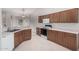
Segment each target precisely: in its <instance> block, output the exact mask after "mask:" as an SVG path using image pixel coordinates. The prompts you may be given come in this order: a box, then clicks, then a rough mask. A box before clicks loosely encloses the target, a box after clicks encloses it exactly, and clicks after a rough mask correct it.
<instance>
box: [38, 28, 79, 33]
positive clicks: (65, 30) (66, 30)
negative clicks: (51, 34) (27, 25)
mask: <svg viewBox="0 0 79 59" xmlns="http://www.w3.org/2000/svg"><path fill="white" fill-rule="evenodd" d="M37 28H44V27H37ZM48 30H57V31H62V32H68V33H73V34H79V29H63V28H48Z"/></svg>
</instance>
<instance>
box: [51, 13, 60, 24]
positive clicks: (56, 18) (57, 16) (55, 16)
mask: <svg viewBox="0 0 79 59" xmlns="http://www.w3.org/2000/svg"><path fill="white" fill-rule="evenodd" d="M59 21H60V13H53V14H50V23H58V22H59Z"/></svg>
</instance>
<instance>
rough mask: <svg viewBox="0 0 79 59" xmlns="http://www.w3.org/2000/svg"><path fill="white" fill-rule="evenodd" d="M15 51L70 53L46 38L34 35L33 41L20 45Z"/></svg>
mask: <svg viewBox="0 0 79 59" xmlns="http://www.w3.org/2000/svg"><path fill="white" fill-rule="evenodd" d="M15 51H70V50H69V49H67V48H64V47H62V46H60V45H58V44H56V43H53V42H51V41H48V40H47V39H45V38H44V37H40V36H38V35H36V34H33V35H32V39H31V40H28V41H24V42H23V43H22V44H20V45H19V46H18V47H17V48H16V49H15Z"/></svg>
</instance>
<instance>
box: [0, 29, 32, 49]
mask: <svg viewBox="0 0 79 59" xmlns="http://www.w3.org/2000/svg"><path fill="white" fill-rule="evenodd" d="M30 39H31V29H19V30H17V31H13V32H3V36H2V43H1V45H2V50H13V49H15V48H16V47H17V46H18V45H20V44H21V43H22V42H24V41H26V40H30ZM4 43H5V44H4Z"/></svg>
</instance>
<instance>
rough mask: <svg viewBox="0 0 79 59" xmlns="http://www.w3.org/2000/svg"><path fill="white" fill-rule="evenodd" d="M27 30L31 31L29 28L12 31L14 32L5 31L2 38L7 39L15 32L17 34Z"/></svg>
mask: <svg viewBox="0 0 79 59" xmlns="http://www.w3.org/2000/svg"><path fill="white" fill-rule="evenodd" d="M27 29H31V28H24V29H20V30H17V31H14V32H6V31H4V32H2V38H6V37H8V36H10V35H13V34H14V33H16V32H19V31H22V30H27Z"/></svg>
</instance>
